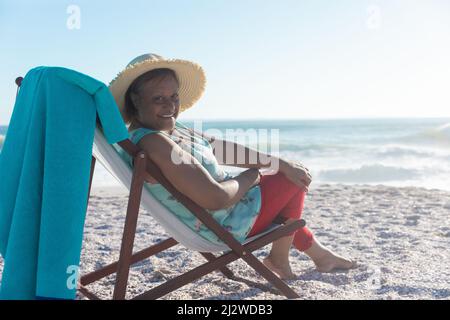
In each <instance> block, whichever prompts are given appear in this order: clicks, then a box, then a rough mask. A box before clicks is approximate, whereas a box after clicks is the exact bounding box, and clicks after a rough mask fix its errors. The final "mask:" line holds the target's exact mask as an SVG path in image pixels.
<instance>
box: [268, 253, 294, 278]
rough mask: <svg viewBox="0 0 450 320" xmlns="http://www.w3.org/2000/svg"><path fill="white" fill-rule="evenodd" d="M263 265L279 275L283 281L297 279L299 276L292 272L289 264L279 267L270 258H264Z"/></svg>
mask: <svg viewBox="0 0 450 320" xmlns="http://www.w3.org/2000/svg"><path fill="white" fill-rule="evenodd" d="M263 263H264V265H265V266H266V267H267V268H269V269H270V270H272V271H273V272H275V273H276V274H278V276H279V277H280V278H281V279H283V280H294V279H297V276H296V275H295V274H294V273H293V272H292V270H291V267H290V265H289V263H288V264H287V265H282V266H279V265H277V264H276V263H274V262H273V261H272V259H270V256H269V257H266V258H264V260H263Z"/></svg>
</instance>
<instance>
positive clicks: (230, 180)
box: [110, 54, 356, 279]
mask: <svg viewBox="0 0 450 320" xmlns="http://www.w3.org/2000/svg"><path fill="white" fill-rule="evenodd" d="M205 82H206V80H205V75H204V73H203V70H202V68H201V67H200V66H199V65H197V64H195V63H193V62H189V61H185V60H178V59H175V60H166V59H164V58H162V57H161V56H158V55H156V54H145V55H142V56H139V57H137V58H135V59H134V60H133V61H131V62H130V63H129V64H128V66H127V67H126V68H125V70H123V71H122V72H121V73H119V75H118V76H117V77H116V78H115V79H114V80H113V81H112V82H111V84H110V90H111V92H112V94H113V96H114V98H115V100H116V102H117V104H118V106H119V108H120V111H121V113H122V116H123V118H124V121H125V122H126V123H127V124H129V129H128V130H129V132H130V139H131V141H132V142H133V143H135V144H137V145H138V146H139V147H140V148H141V149H142V150H145V151H146V152H147V154H148V157H149V158H150V159H151V160H152V161H153V162H154V163H156V165H157V166H158V167H159V169H160V170H161V172H162V173H163V174H164V176H165V177H166V178H167V179H168V180H169V181H170V182H171V184H173V185H174V187H175V188H176V189H177V190H178V191H180V192H181V193H183V194H184V195H186V196H187V197H189V198H190V199H191V200H193V201H194V202H195V203H197V204H198V205H199V206H201V207H203V208H204V209H206V210H207V211H208V212H210V213H211V214H212V215H213V217H214V218H215V220H216V221H217V222H219V223H220V224H221V225H222V226H223V227H224V228H225V229H226V230H228V231H229V232H230V233H231V234H232V235H233V236H234V237H235V238H236V239H237V240H238V241H240V242H243V241H244V240H245V239H246V238H247V237H251V236H254V235H256V234H258V233H260V232H262V231H264V230H265V229H267V228H268V227H269V226H270V225H271V224H272V223H273V222H275V221H277V222H289V221H291V220H298V219H300V217H301V214H302V210H303V203H304V200H305V194H306V192H307V191H308V187H309V185H310V183H311V175H310V173H309V171H308V169H307V168H305V167H304V166H303V165H301V164H299V163H295V162H291V161H287V160H284V159H280V158H276V157H274V156H270V155H267V154H263V153H261V152H257V151H255V150H251V149H249V148H246V147H244V146H241V145H238V144H236V143H233V142H228V141H222V140H219V139H214V138H213V137H207V136H205V135H204V134H201V133H197V132H195V131H193V130H192V129H189V128H187V127H185V126H184V125H182V124H181V123H179V122H178V121H176V119H177V117H178V115H179V113H180V112H182V111H184V110H186V109H187V108H189V107H191V106H192V105H193V104H194V103H195V102H196V101H197V100H198V99H199V98H200V96H201V95H202V93H203V91H204V87H205ZM227 150H233V151H236V150H242V151H243V152H244V153H245V157H244V159H245V161H242V160H241V157H238V156H237V154H236V153H235V152H234V154H235V156H234V159H229V158H231V157H227V156H226V151H227ZM218 155H220V156H218ZM238 158H239V160H240V161H239V162H238V161H237V159H238ZM225 159H226V161H225ZM249 159H255V160H256V161H249ZM267 160H269V161H270V162H268V161H267ZM274 161H276V164H277V168H278V171H277V173H276V174H272V175H262V174H261V172H260V171H259V169H261V168H265V167H269V166H271V165H273V164H274V163H275V162H274ZM221 164H224V165H232V166H238V167H244V168H248V170H245V171H243V172H242V173H240V174H239V175H237V176H234V177H233V176H231V175H230V174H229V173H227V172H226V171H224V170H223V169H222V167H221V166H220V165H221ZM145 178H146V182H148V183H147V184H146V187H148V188H149V190H150V192H151V193H152V194H153V195H154V196H155V197H156V198H157V199H158V200H159V201H160V202H161V203H162V204H163V205H165V206H166V207H167V208H168V209H169V210H170V211H171V212H173V213H174V214H176V215H177V216H178V217H179V218H180V219H181V220H182V221H183V222H184V223H185V224H187V225H188V226H189V227H190V228H192V229H193V230H195V231H196V232H198V233H199V234H200V235H202V236H203V237H205V238H206V239H208V240H210V241H213V242H214V241H216V242H217V241H220V240H219V239H218V238H217V236H216V235H215V234H214V233H212V232H211V231H210V230H208V229H207V228H205V227H204V226H203V225H202V224H201V223H200V221H198V220H197V219H196V218H195V217H194V216H193V215H192V213H190V212H189V211H188V210H187V209H186V208H185V207H184V206H183V205H181V204H180V203H179V202H178V201H177V200H176V199H174V198H173V197H172V196H171V195H170V193H169V192H168V191H167V190H166V189H165V188H163V187H162V186H161V185H160V184H158V183H156V181H155V180H154V179H153V178H152V177H151V176H149V175H147V176H146V177H145ZM292 244H294V246H295V248H297V249H298V250H300V251H303V252H305V254H307V255H308V256H309V257H310V258H311V259H312V260H313V262H314V263H315V265H316V268H317V270H318V271H320V272H330V271H332V270H335V269H350V268H353V267H354V266H355V265H356V263H355V262H353V261H351V260H349V259H346V258H343V257H341V256H339V255H337V254H335V253H334V252H332V251H331V250H330V249H328V248H326V247H324V246H323V245H321V244H320V243H319V241H318V240H317V239H316V238H315V237H313V235H312V233H311V231H310V230H309V229H308V228H306V227H303V228H301V229H298V230H297V231H296V232H295V233H294V234H292V235H289V236H286V237H284V238H280V239H279V240H276V241H275V242H273V244H272V249H271V251H270V254H269V255H268V257H267V258H265V259H264V261H263V263H264V264H265V265H266V266H267V267H268V268H269V269H271V270H272V271H274V272H275V273H277V274H278V275H279V276H280V278H282V279H295V278H296V276H295V275H294V274H293V272H292V270H291V267H290V264H289V249H290V247H291V245H292Z"/></svg>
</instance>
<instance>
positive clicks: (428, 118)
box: [0, 116, 450, 127]
mask: <svg viewBox="0 0 450 320" xmlns="http://www.w3.org/2000/svg"><path fill="white" fill-rule="evenodd" d="M420 119H425V120H432V119H434V120H450V116H446V117H435V116H430V117H413V116H408V117H398V116H393V117H388V116H381V117H342V118H338V117H329V118H318V117H305V118H274V117H267V118H263V117H255V118H185V119H180V118H178V119H177V120H180V121H198V120H201V121H216V122H218V121H270V120H272V121H274V120H275V121H311V120H313V121H317V120H323V121H335V120H420ZM0 126H2V127H7V126H9V123H7V124H0Z"/></svg>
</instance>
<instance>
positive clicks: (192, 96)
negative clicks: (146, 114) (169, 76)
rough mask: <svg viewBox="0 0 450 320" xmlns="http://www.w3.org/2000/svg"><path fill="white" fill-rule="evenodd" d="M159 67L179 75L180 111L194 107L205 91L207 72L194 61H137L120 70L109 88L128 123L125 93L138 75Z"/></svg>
mask: <svg viewBox="0 0 450 320" xmlns="http://www.w3.org/2000/svg"><path fill="white" fill-rule="evenodd" d="M159 68H168V69H172V70H173V71H174V72H175V73H176V75H177V77H178V81H179V92H178V96H179V99H180V112H183V111H185V110H186V109H188V108H190V107H192V105H194V103H195V102H197V101H198V99H200V97H201V96H202V94H203V92H204V91H205V87H206V76H205V73H204V71H203V68H202V67H201V66H199V65H198V64H196V63H194V62H191V61H187V60H181V59H164V60H145V61H142V62H139V63H136V64H134V65H132V66H129V67H127V68H126V69H125V70H123V71H122V72H120V73H119V74H118V75H117V76H116V78H114V79H113V80H112V81H111V83H110V84H109V89H110V91H111V93H112V95H113V97H114V99H115V101H116V103H117V106H118V107H119V110H120V113H121V114H122V117H123V119H124V121H125V122H126V123H129V122H130V121H131V119H128V116H127V115H126V114H125V112H124V108H125V94H126V92H127V90H128V88H129V86H130V85H131V83H132V82H133V81H134V80H135V79H136V78H137V77H139V76H141V75H142V74H144V73H146V72H148V71H151V70H153V69H159Z"/></svg>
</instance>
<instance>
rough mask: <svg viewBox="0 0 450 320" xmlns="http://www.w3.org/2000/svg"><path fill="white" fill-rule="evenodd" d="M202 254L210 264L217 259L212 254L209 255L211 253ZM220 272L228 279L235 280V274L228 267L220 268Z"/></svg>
mask: <svg viewBox="0 0 450 320" xmlns="http://www.w3.org/2000/svg"><path fill="white" fill-rule="evenodd" d="M200 254H201V255H202V256H203V257H205V259H206V260H208V261H210V262H211V261H213V260H214V259H216V257H215V256H214V255H213V254H212V253H209V252H200ZM219 270H220V272H222V273H223V275H224V276H225V277H227V278H228V279H234V278H235V276H234V274H233V271H231V270H230V269H229V268H228V267H226V266H225V267H222V268H220V269H219Z"/></svg>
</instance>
